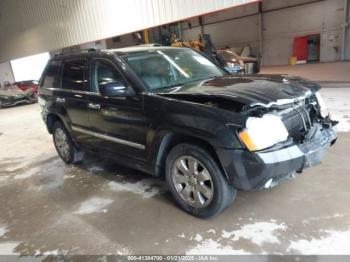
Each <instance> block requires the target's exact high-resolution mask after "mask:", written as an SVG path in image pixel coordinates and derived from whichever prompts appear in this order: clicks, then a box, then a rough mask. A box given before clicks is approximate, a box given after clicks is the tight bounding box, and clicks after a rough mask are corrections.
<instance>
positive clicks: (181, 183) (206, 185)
mask: <svg viewBox="0 0 350 262" xmlns="http://www.w3.org/2000/svg"><path fill="white" fill-rule="evenodd" d="M172 178H173V183H174V186H175V189H176V191H177V192H178V193H179V195H180V197H181V198H182V199H183V200H184V201H185V202H186V203H187V204H189V205H190V206H193V207H196V208H204V207H207V206H208V205H209V204H210V203H211V201H212V199H213V195H214V185H213V181H212V179H211V176H210V174H209V172H208V170H207V169H206V168H205V166H204V165H203V164H202V163H201V162H200V161H199V160H198V159H196V158H194V157H192V156H182V157H179V158H178V159H176V161H175V163H174V166H173V168H172Z"/></svg>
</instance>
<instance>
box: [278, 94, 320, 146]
mask: <svg viewBox="0 0 350 262" xmlns="http://www.w3.org/2000/svg"><path fill="white" fill-rule="evenodd" d="M314 104H315V103H314V101H313V98H312V97H310V98H307V99H306V100H304V101H301V102H300V103H299V104H298V105H293V106H290V107H289V108H288V109H286V110H283V111H281V112H280V113H279V114H280V116H281V119H282V122H283V123H284V125H285V126H286V129H287V130H288V132H289V135H290V136H291V137H292V138H293V139H294V140H295V141H301V140H303V139H304V138H305V136H306V135H307V133H308V132H309V131H310V129H311V127H312V126H313V124H314V123H315V122H316V121H317V112H316V110H317V109H316V108H315V105H314Z"/></svg>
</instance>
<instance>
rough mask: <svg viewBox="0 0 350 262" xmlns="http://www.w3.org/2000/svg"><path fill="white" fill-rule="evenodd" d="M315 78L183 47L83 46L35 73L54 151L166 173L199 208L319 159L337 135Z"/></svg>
mask: <svg viewBox="0 0 350 262" xmlns="http://www.w3.org/2000/svg"><path fill="white" fill-rule="evenodd" d="M319 89H320V87H319V86H318V85H317V84H316V83H313V82H309V81H306V80H304V79H301V78H297V77H290V76H283V75H256V76H239V75H238V76H237V75H231V74H229V73H228V72H226V71H225V70H224V69H222V68H221V67H219V66H218V65H216V64H214V63H212V62H211V61H210V60H208V59H207V58H206V57H204V56H202V55H201V54H199V53H197V52H195V51H193V50H191V49H186V48H169V47H131V48H124V49H116V50H106V51H98V50H85V51H80V52H76V53H67V54H60V55H56V56H55V57H53V58H52V59H51V60H50V61H49V62H48V65H47V67H46V69H45V71H44V73H43V76H42V78H41V81H40V101H39V102H40V105H41V107H42V116H43V119H44V121H45V123H46V125H47V128H48V131H49V133H50V134H52V136H53V142H54V144H55V147H56V149H57V152H58V155H59V156H60V157H61V158H62V160H63V161H64V162H66V163H75V162H77V161H80V160H81V159H82V157H83V152H85V151H93V152H96V153H98V154H100V155H103V156H105V157H108V158H113V159H114V160H116V161H119V162H120V163H122V164H124V165H127V166H130V167H132V168H136V169H138V170H141V171H143V172H146V173H149V174H152V175H155V176H159V177H165V179H166V182H167V184H168V186H169V189H170V191H171V192H172V194H173V196H174V199H175V201H176V202H177V204H178V205H179V206H180V207H181V208H183V209H184V210H185V211H186V212H188V213H190V214H192V215H194V216H198V217H202V218H205V217H210V216H213V215H216V214H218V213H220V212H221V211H223V210H224V209H225V208H226V207H227V206H229V205H230V204H231V203H232V202H233V200H234V199H235V196H236V192H237V190H248V191H251V190H258V189H264V188H270V187H273V186H275V185H277V184H278V183H279V182H281V181H283V180H285V179H286V178H288V177H289V176H291V175H293V174H295V173H296V172H301V171H302V170H303V169H304V168H307V167H310V166H314V165H317V164H319V163H320V162H321V160H322V159H323V157H324V155H325V152H326V151H327V149H328V147H329V146H330V145H332V144H333V143H334V142H335V140H336V132H335V130H334V129H333V126H334V125H335V124H336V122H334V121H332V120H331V119H330V118H329V115H327V113H326V112H325V108H324V104H323V101H322V98H321V96H320V94H319Z"/></svg>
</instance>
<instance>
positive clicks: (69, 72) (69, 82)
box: [62, 60, 88, 91]
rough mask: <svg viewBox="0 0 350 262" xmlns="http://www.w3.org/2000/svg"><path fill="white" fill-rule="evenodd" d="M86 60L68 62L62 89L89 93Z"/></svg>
mask: <svg viewBox="0 0 350 262" xmlns="http://www.w3.org/2000/svg"><path fill="white" fill-rule="evenodd" d="M86 72H87V63H86V60H71V61H66V62H65V63H64V66H63V72H62V88H64V89H71V90H79V91H87V89H88V88H87V81H86Z"/></svg>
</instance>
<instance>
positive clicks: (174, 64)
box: [124, 48, 227, 90]
mask: <svg viewBox="0 0 350 262" xmlns="http://www.w3.org/2000/svg"><path fill="white" fill-rule="evenodd" d="M124 59H125V61H126V62H127V63H128V64H129V65H130V67H131V68H132V69H133V70H134V71H135V73H136V74H137V75H138V76H139V77H140V79H141V80H142V81H143V82H144V83H145V84H146V85H147V86H148V88H149V89H150V90H156V89H163V88H170V87H174V86H178V85H184V84H187V83H190V82H196V81H200V80H205V79H209V78H213V77H217V76H222V75H224V74H226V73H227V72H225V71H224V70H222V69H221V68H220V67H218V66H217V65H215V64H214V63H212V62H211V61H209V60H208V59H207V58H205V57H204V56H202V55H200V54H198V53H197V52H194V51H193V50H191V49H187V48H183V49H180V48H173V49H170V48H169V49H160V50H154V51H153V50H150V51H142V52H135V53H130V54H128V55H127V56H125V57H124Z"/></svg>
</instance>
